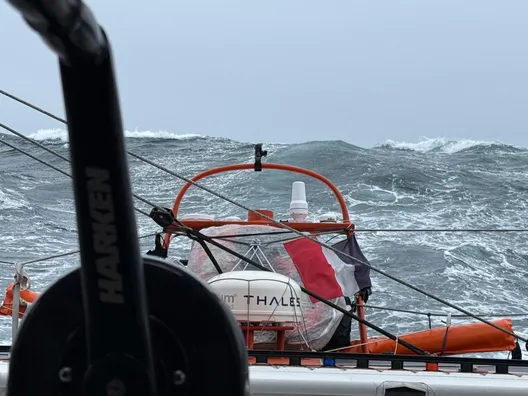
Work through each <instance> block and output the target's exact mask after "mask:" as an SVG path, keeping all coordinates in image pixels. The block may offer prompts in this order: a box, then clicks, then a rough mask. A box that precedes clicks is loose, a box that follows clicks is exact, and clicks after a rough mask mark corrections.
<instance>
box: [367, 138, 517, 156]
mask: <svg viewBox="0 0 528 396" xmlns="http://www.w3.org/2000/svg"><path fill="white" fill-rule="evenodd" d="M375 148H381V149H392V150H405V151H416V152H420V153H429V152H437V153H444V154H454V153H459V152H467V151H481V150H482V149H485V150H501V151H507V152H517V151H524V149H522V148H520V147H516V146H513V145H509V144H505V143H501V142H499V141H480V140H471V139H460V140H447V139H444V138H433V139H431V138H423V140H421V141H419V142H397V141H394V140H387V141H385V143H382V144H379V145H376V146H375Z"/></svg>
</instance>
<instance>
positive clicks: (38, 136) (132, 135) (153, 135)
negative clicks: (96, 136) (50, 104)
mask: <svg viewBox="0 0 528 396" xmlns="http://www.w3.org/2000/svg"><path fill="white" fill-rule="evenodd" d="M28 137H30V138H32V139H35V140H38V141H53V140H59V141H60V142H62V143H65V142H68V131H66V130H64V129H39V130H38V131H37V132H35V133H32V134H30V135H29V136H28ZM125 137H126V138H128V139H160V140H190V139H196V138H204V136H202V135H198V134H192V133H184V134H176V133H172V132H167V131H138V130H135V131H127V130H125Z"/></svg>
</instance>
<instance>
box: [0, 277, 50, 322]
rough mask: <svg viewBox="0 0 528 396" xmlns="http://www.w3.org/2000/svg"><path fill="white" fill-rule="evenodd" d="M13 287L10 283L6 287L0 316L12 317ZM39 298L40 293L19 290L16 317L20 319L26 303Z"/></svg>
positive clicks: (0, 307)
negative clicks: (18, 305)
mask: <svg viewBox="0 0 528 396" xmlns="http://www.w3.org/2000/svg"><path fill="white" fill-rule="evenodd" d="M13 286H14V283H10V284H9V285H8V286H7V289H6V294H5V297H4V301H2V305H1V306H0V315H2V316H12V315H13V299H14V296H13ZM38 296H40V293H37V292H32V291H29V290H20V307H19V310H18V317H19V318H22V317H23V316H24V313H25V312H26V309H27V306H28V303H33V302H35V300H36V299H37V298H38Z"/></svg>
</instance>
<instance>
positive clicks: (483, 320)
mask: <svg viewBox="0 0 528 396" xmlns="http://www.w3.org/2000/svg"><path fill="white" fill-rule="evenodd" d="M0 93H1V94H4V95H6V96H8V97H9V98H11V99H14V100H16V101H18V102H20V103H22V104H25V105H29V107H31V108H32V109H34V110H37V111H39V112H40V113H42V114H45V115H48V116H50V113H48V112H46V111H44V110H42V109H40V108H38V107H36V106H33V105H30V104H28V103H27V102H25V101H23V100H21V99H19V98H16V97H15V96H14V95H10V94H7V93H6V92H5V91H3V90H0ZM52 118H54V119H55V120H58V121H60V122H62V123H64V124H66V125H67V122H66V121H65V120H63V119H61V118H59V117H57V116H52ZM127 153H128V154H129V155H131V156H133V157H134V158H137V159H138V160H140V161H143V162H145V163H147V164H149V165H152V166H154V167H155V168H157V169H159V170H162V171H164V172H166V173H168V174H169V175H172V176H174V177H176V178H178V179H180V180H182V181H185V182H186V183H189V184H192V185H193V186H195V187H198V188H200V189H201V190H203V191H207V192H208V193H210V194H212V195H214V196H216V197H218V198H220V199H223V200H224V201H226V202H229V203H231V204H233V205H235V206H238V207H239V208H241V209H244V210H246V211H248V212H251V213H253V214H255V215H257V216H259V217H261V218H263V219H266V220H268V221H270V222H272V223H274V224H276V225H277V226H279V227H282V228H283V229H286V230H289V231H290V232H293V233H295V234H297V235H299V236H300V237H302V238H308V237H307V236H306V235H305V234H303V233H302V232H300V231H297V230H295V229H294V228H292V227H290V226H288V225H286V224H284V223H281V222H279V221H277V220H275V219H272V218H271V217H268V216H266V215H264V214H262V213H260V212H257V211H256V210H254V209H251V208H249V207H247V206H245V205H242V204H241V203H239V202H236V201H234V200H232V199H230V198H228V197H225V196H223V195H222V194H219V193H217V192H215V191H213V190H211V189H209V188H207V187H205V186H203V185H201V184H199V183H197V182H195V181H193V180H191V179H189V178H186V177H185V176H182V175H180V174H178V173H176V172H173V171H171V170H170V169H167V168H165V167H164V166H161V165H159V164H156V163H155V162H153V161H150V160H148V159H146V158H144V157H141V156H139V155H137V154H134V153H131V152H130V151H127ZM351 231H352V230H351ZM310 239H311V238H310ZM312 240H313V241H314V242H315V243H317V244H319V245H321V246H323V247H325V248H327V249H329V250H332V251H334V252H336V253H339V254H341V255H343V256H345V257H348V258H350V259H351V260H353V261H355V262H357V263H358V264H362V265H365V266H366V267H368V268H370V269H371V270H372V271H374V272H376V273H378V274H380V275H382V276H385V277H386V278H389V279H391V280H393V281H395V282H397V283H400V284H401V285H403V286H406V287H407V288H409V289H411V290H414V291H416V292H418V293H420V294H423V295H425V296H426V297H429V298H431V299H433V300H436V301H438V302H440V303H441V304H444V305H446V306H448V307H451V308H453V309H455V310H457V311H459V312H462V313H463V314H465V315H468V316H469V317H471V318H473V319H476V320H478V321H480V322H483V323H486V324H487V325H489V326H491V327H493V328H495V329H497V330H499V331H502V332H503V333H506V334H508V335H510V336H512V337H515V338H517V339H519V340H521V341H524V342H525V343H527V347H528V339H527V338H525V337H521V336H518V335H516V334H515V333H513V332H511V331H509V330H507V329H504V328H502V327H499V326H497V325H496V324H494V323H492V322H490V321H488V320H486V319H484V318H481V317H478V316H476V315H474V314H472V313H471V312H469V311H467V310H465V309H463V308H461V307H458V306H457V305H455V304H452V303H450V302H448V301H446V300H444V299H442V298H440V297H437V296H435V295H433V294H431V293H428V292H426V291H425V290H422V289H420V288H418V287H416V286H414V285H411V284H410V283H408V282H406V281H404V280H403V279H400V278H398V277H396V276H393V275H391V274H389V273H387V272H385V271H383V270H381V269H379V268H376V267H374V266H372V265H371V264H369V263H366V262H364V261H362V260H359V259H357V258H355V257H352V256H351V255H349V254H346V253H344V252H341V251H339V250H338V249H336V248H335V247H333V246H331V245H328V244H326V243H323V242H321V241H319V240H314V239H312ZM215 242H216V241H215ZM237 254H238V253H237Z"/></svg>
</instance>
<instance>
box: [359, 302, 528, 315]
mask: <svg viewBox="0 0 528 396" xmlns="http://www.w3.org/2000/svg"><path fill="white" fill-rule="evenodd" d="M358 306H360V307H365V308H371V309H379V310H380V311H394V312H402V313H409V314H414V315H423V316H435V317H445V316H447V315H448V314H449V313H450V312H425V311H413V310H411V309H401V308H390V307H382V306H379V305H370V304H359V305H358ZM475 315H477V316H480V317H485V316H487V317H489V318H504V317H523V316H528V312H524V313H523V312H521V313H503V314H498V313H478V314H475ZM451 317H452V318H468V317H469V316H467V315H460V314H451Z"/></svg>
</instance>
